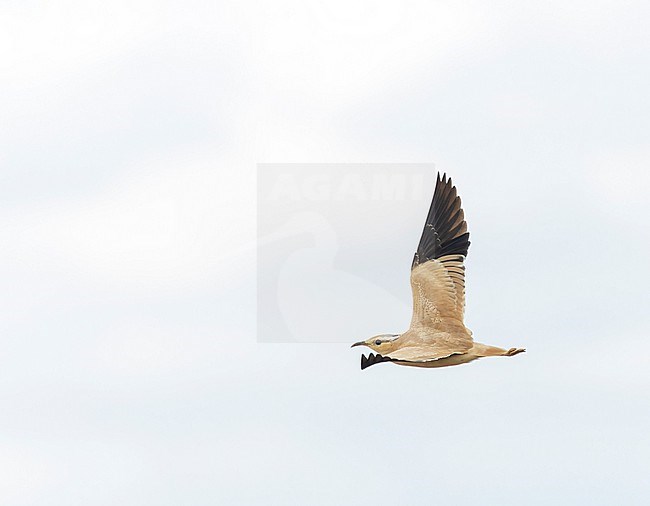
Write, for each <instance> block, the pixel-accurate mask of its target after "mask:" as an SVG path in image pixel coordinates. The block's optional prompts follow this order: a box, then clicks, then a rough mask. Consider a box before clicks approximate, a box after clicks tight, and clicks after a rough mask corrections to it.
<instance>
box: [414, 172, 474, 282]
mask: <svg viewBox="0 0 650 506" xmlns="http://www.w3.org/2000/svg"><path fill="white" fill-rule="evenodd" d="M464 218H465V217H464V212H463V209H462V205H461V201H460V197H459V196H458V195H457V191H456V187H455V186H454V185H453V182H452V180H451V177H447V173H446V172H443V173H442V175H441V173H440V171H438V173H437V175H436V187H435V190H434V192H433V198H432V199H431V206H430V208H429V213H428V214H427V220H426V222H425V225H424V230H423V231H422V236H421V237H420V242H419V244H418V248H417V251H416V253H415V256H414V257H413V262H412V264H411V270H413V269H414V268H415V267H417V266H418V265H420V264H423V263H426V262H427V261H429V260H434V259H436V258H439V257H441V256H444V255H450V254H459V255H463V256H465V257H466V256H467V252H468V250H469V244H470V242H469V232H467V223H466V222H465V219H464Z"/></svg>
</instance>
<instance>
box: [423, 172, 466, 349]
mask: <svg viewBox="0 0 650 506" xmlns="http://www.w3.org/2000/svg"><path fill="white" fill-rule="evenodd" d="M469 244H470V243H469V232H467V223H466V222H465V215H464V213H463V209H462V208H461V202H460V197H459V196H458V195H457V194H456V187H455V186H453V184H452V182H451V179H447V176H446V174H445V175H443V176H442V178H441V177H440V174H438V178H437V180H436V189H435V191H434V194H433V200H432V201H431V207H430V208H429V214H428V215H427V220H426V222H425V224H424V230H423V231H422V237H421V238H420V243H419V244H418V249H417V251H416V253H415V256H414V257H413V263H412V265H411V289H412V291H413V318H412V319H411V328H416V327H419V328H422V327H428V328H439V327H440V325H441V323H442V321H443V319H448V318H452V319H455V320H457V321H459V322H461V323H462V322H463V317H464V312H465V266H464V264H463V261H464V260H465V257H466V256H467V250H468V249H469ZM470 342H471V338H470Z"/></svg>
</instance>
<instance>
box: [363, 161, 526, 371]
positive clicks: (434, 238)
mask: <svg viewBox="0 0 650 506" xmlns="http://www.w3.org/2000/svg"><path fill="white" fill-rule="evenodd" d="M469 244H470V243H469V232H468V231H467V223H466V222H465V214H464V213H463V209H462V208H461V202H460V197H459V196H458V195H457V194H456V187H455V186H453V184H452V182H451V178H449V179H447V175H446V174H443V176H442V178H441V177H440V173H438V177H437V180H436V189H435V191H434V193H433V200H432V201H431V207H430V208H429V214H428V215H427V220H426V222H425V224H424V230H423V231H422V237H421V238H420V244H418V249H417V251H416V252H415V256H414V257H413V263H412V264H411V289H412V292H413V317H412V318H411V326H410V327H409V329H408V330H407V331H406V332H404V333H403V334H380V335H377V336H374V337H371V338H370V339H367V340H365V341H360V342H358V343H354V344H353V345H352V347H355V346H367V347H369V348H371V349H372V350H373V351H375V352H376V354H375V353H370V355H369V356H368V357H367V358H366V356H365V355H361V369H365V368H366V367H370V366H371V365H374V364H379V363H381V362H393V363H395V364H398V365H408V366H413V367H447V366H451V365H459V364H465V363H467V362H471V361H472V360H476V359H477V358H482V357H512V356H513V355H517V354H518V353H522V352H524V351H526V350H525V349H523V348H510V349H508V350H504V349H503V348H498V347H496V346H489V345H486V344H481V343H476V342H474V340H473V339H472V332H471V331H470V330H469V329H468V328H467V327H465V324H464V323H463V319H464V313H465V265H464V263H463V262H464V260H465V257H466V256H467V250H468V249H469Z"/></svg>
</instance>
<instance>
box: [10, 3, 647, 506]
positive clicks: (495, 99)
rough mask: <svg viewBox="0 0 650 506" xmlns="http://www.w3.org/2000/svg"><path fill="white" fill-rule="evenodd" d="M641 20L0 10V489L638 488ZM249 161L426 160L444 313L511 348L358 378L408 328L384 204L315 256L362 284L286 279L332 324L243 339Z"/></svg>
mask: <svg viewBox="0 0 650 506" xmlns="http://www.w3.org/2000/svg"><path fill="white" fill-rule="evenodd" d="M649 17H650V5H648V4H647V3H645V2H640V1H639V2H624V3H621V2H613V1H593V0H590V1H578V2H566V1H561V2H560V1H546V2H524V3H522V2H465V3H462V4H461V3H458V2H430V1H427V2H424V1H423V2H416V1H411V2H399V3H397V2H395V3H387V2H370V1H368V2H356V1H349V0H348V1H345V2H332V1H327V2H320V1H309V0H308V1H304V0H303V1H293V2H283V1H279V2H272V3H262V2H246V1H244V2H236V3H235V2H231V3H226V2H212V3H209V2H198V1H189V2H160V1H157V2H154V1H129V2H126V1H116V2H108V3H107V2H103V3H99V2H92V1H90V2H89V1H84V2H81V1H62V2H56V3H48V4H43V3H38V2H25V1H22V2H11V1H10V2H3V4H2V7H0V110H1V111H2V121H1V122H0V141H1V142H0V227H1V228H2V230H3V231H4V236H5V242H4V244H3V247H2V248H0V275H1V278H2V280H3V288H4V289H3V290H1V291H0V303H1V305H0V307H2V311H0V399H2V409H0V475H1V476H2V480H0V503H1V504H3V505H9V506H23V505H30V506H31V505H47V506H50V505H53V506H59V505H61V506H71V505H84V506H88V505H93V506H94V505H111V506H112V505H115V504H120V505H127V506H129V505H133V506H141V505H156V506H157V505H161V506H167V505H169V506H171V505H174V506H175V505H179V504H188V505H193V506H203V505H206V506H207V505H214V504H232V505H250V504H253V505H256V504H263V505H287V504H297V505H298V504H300V505H302V504H309V505H312V504H313V505H321V504H322V505H329V504H333V505H340V504H354V505H363V504H368V505H370V504H372V505H377V504H427V505H428V504H454V505H470V504H472V505H473V504H498V505H521V504H527V505H532V504H539V505H547V504H558V505H559V504H567V505H568V504H571V505H573V504H590V505H606V504H607V505H608V504H630V505H635V504H639V505H644V504H647V503H648V501H649V500H650V482H649V481H648V478H647V469H648V467H650V436H649V435H648V430H647V427H648V426H650V408H648V406H647V404H648V402H647V399H648V394H649V393H650V368H649V367H648V364H649V363H650V362H649V360H650V359H649V358H648V357H650V343H649V341H648V335H647V334H648V327H649V325H650V313H649V312H648V308H647V303H648V295H647V294H648V288H647V286H648V282H650V267H648V258H647V257H648V252H649V251H650V232H649V231H650V227H648V225H647V217H648V216H649V215H650V200H649V199H648V195H649V194H650V170H649V169H650V166H649V164H650V162H649V160H650V144H649V143H648V139H649V138H650V102H649V101H648V91H647V90H648V89H650V68H649V67H648V61H649V58H650V36H649V35H648V30H647V20H648V19H649ZM271 162H273V163H291V162H293V163H296V162H298V163H371V162H374V163H407V162H412V163H431V164H435V166H436V167H437V168H438V169H440V170H441V171H446V172H447V173H448V174H450V175H451V176H452V177H453V179H454V181H455V183H456V184H457V186H458V188H459V192H460V195H461V197H462V198H463V202H464V207H465V210H466V216H467V220H468V224H469V229H470V232H471V234H472V235H471V240H472V246H471V247H470V252H469V257H468V260H467V269H468V271H467V290H468V295H467V304H468V306H467V311H466V319H467V324H468V326H469V327H470V328H471V329H472V330H473V332H474V335H475V337H476V339H477V340H479V341H482V342H489V343H491V344H496V345H500V346H503V347H510V346H523V347H526V348H527V349H528V352H527V353H526V354H524V355H519V356H517V357H514V358H508V359H491V360H487V359H486V360H484V361H479V362H475V363H472V364H469V365H465V366H459V367H455V368H446V369H433V370H419V369H410V368H403V367H397V366H394V365H393V364H380V365H377V366H375V367H372V368H370V369H367V370H365V371H363V372H362V371H360V370H359V355H360V352H359V351H358V350H359V349H358V348H355V349H353V350H351V349H349V346H348V343H352V342H354V341H358V340H360V339H364V338H366V337H369V336H370V335H373V334H377V333H381V332H391V333H393V332H400V331H403V330H405V329H406V326H407V325H408V321H409V318H410V314H409V312H410V309H409V303H410V301H409V297H410V294H409V286H408V267H409V265H410V261H411V258H412V255H413V252H414V250H415V247H416V245H417V240H418V239H419V237H418V233H419V231H420V230H421V227H422V223H423V220H424V216H425V214H424V213H425V211H421V212H420V210H419V209H417V206H415V205H414V203H413V202H411V203H409V204H408V205H406V204H405V205H404V207H400V205H399V202H392V203H391V204H390V205H391V206H393V205H394V206H395V207H394V208H392V207H391V209H390V210H386V211H385V212H386V216H390V217H392V218H390V219H389V218H387V219H386V220H381V221H378V222H376V223H375V225H376V227H377V229H376V230H373V231H372V232H367V234H368V236H367V237H370V239H368V240H365V239H363V237H365V236H361V235H357V234H356V233H355V231H356V230H360V227H361V226H364V225H367V224H368V221H367V220H365V221H364V220H363V219H362V218H363V217H364V211H366V212H367V209H363V208H361V207H363V206H362V205H360V206H359V207H360V208H359V209H358V210H353V211H352V210H351V212H350V217H349V221H346V223H347V227H348V228H345V229H343V232H342V234H341V235H339V236H338V237H337V242H336V244H337V245H338V246H337V247H338V248H339V249H338V250H336V251H334V252H333V253H334V254H335V255H339V257H336V256H335V258H338V259H339V260H338V263H336V262H335V263H334V266H337V265H338V266H339V268H340V270H339V273H340V274H341V275H346V274H347V275H359V276H362V277H363V279H364V280H366V281H368V282H373V283H375V284H376V285H377V286H378V287H381V289H379V288H378V289H377V291H372V290H371V291H368V290H367V289H366V288H367V285H363V286H362V284H358V286H359V290H360V291H359V292H358V293H357V292H354V291H352V292H350V293H347V292H346V296H347V297H350V299H351V300H352V299H356V300H358V301H359V308H358V311H357V314H356V315H354V314H351V313H353V312H350V311H347V312H342V311H343V310H340V311H339V312H337V314H333V313H334V312H336V311H334V308H336V307H337V298H336V293H337V292H336V290H337V285H335V284H334V283H332V285H331V286H329V287H328V288H329V289H328V290H326V291H323V292H322V293H321V294H320V295H318V297H319V298H318V299H316V302H317V303H318V304H320V306H322V308H323V309H322V317H319V318H314V321H313V325H315V326H328V325H333V322H336V329H337V330H336V333H337V336H336V338H335V339H332V342H329V343H321V344H313V343H290V342H287V343H284V344H271V343H262V342H259V341H260V340H259V336H258V335H257V328H256V314H257V313H256V311H257V308H256V285H257V279H258V276H259V275H261V273H258V272H257V267H256V266H257V263H256V259H257V251H258V246H259V244H258V238H257V235H256V203H257V185H256V183H257V176H256V170H257V164H260V163H271ZM430 177H431V179H430V182H433V180H434V178H435V174H431V176H430ZM349 204H350V206H351V208H352V207H353V206H352V204H351V203H349ZM425 206H426V204H425ZM346 209H347V208H346ZM402 217H403V222H402V221H401V220H402ZM402 223H403V224H402ZM332 244H334V243H332ZM369 249H371V250H372V251H373V257H372V260H371V261H369V260H368V251H369ZM343 254H344V255H343ZM342 255H343V256H342ZM288 279H296V281H295V284H296V286H295V288H296V290H300V289H302V288H304V287H303V286H302V285H300V284H299V280H297V279H298V278H296V277H294V278H288ZM334 279H336V277H335V276H333V277H332V280H334ZM350 286H352V285H350ZM284 288H285V289H288V290H289V291H290V290H291V288H292V284H288V285H286V286H285V287H284ZM362 289H363V292H361V290H362ZM382 290H383V291H382ZM362 293H363V295H364V296H363V297H362V296H361V295H362ZM387 294H390V297H393V298H394V299H395V304H394V305H393V304H389V303H388V302H387V301H388V300H389V299H386V296H387ZM380 299H381V301H380ZM380 302H381V306H379V305H378V304H379V303H380ZM310 303H311V305H313V304H314V301H310ZM348 319H350V320H353V321H349V322H348V321H347V320H348ZM346 329H349V335H345V330H346Z"/></svg>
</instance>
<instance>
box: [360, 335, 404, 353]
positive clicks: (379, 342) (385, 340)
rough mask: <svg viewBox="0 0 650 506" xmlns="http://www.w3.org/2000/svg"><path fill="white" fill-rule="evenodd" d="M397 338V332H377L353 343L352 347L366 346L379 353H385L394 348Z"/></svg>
mask: <svg viewBox="0 0 650 506" xmlns="http://www.w3.org/2000/svg"><path fill="white" fill-rule="evenodd" d="M397 338H399V334H379V335H378V336H373V337H371V338H370V339H366V340H365V341H359V342H358V343H354V344H353V345H352V348H354V347H355V346H367V347H368V348H370V349H372V350H373V351H375V352H376V353H379V354H380V355H386V354H387V353H390V352H391V351H393V350H394V348H395V341H396V340H397Z"/></svg>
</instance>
